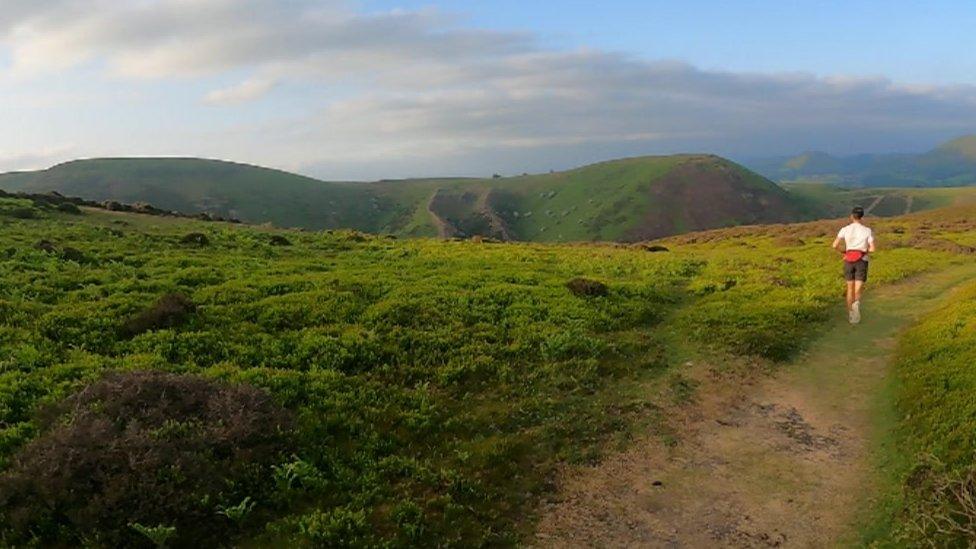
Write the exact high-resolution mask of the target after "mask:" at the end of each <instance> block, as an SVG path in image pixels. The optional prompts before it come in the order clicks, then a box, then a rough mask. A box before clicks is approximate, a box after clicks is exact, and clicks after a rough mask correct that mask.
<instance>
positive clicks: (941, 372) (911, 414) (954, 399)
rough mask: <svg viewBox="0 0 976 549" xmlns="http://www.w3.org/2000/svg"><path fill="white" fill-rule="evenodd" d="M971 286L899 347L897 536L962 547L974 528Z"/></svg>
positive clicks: (975, 384) (975, 306)
mask: <svg viewBox="0 0 976 549" xmlns="http://www.w3.org/2000/svg"><path fill="white" fill-rule="evenodd" d="M974 364H976V286H972V287H970V288H969V289H968V290H967V291H965V292H962V293H960V294H957V295H954V296H953V299H952V303H951V304H950V305H948V306H946V307H944V308H942V309H940V310H938V311H935V312H934V313H932V314H930V315H928V316H926V317H925V318H924V319H923V320H922V321H921V322H920V323H919V324H918V325H917V326H915V327H914V328H912V329H911V330H910V331H909V332H907V333H906V334H905V335H904V336H903V337H902V339H901V341H900V343H899V347H898V359H897V362H896V368H897V373H898V380H899V394H898V400H897V405H898V409H899V412H900V415H901V417H903V418H904V419H903V421H902V425H901V435H902V437H903V441H902V444H901V445H900V447H901V448H903V450H904V451H905V452H906V454H907V457H908V459H909V461H910V462H911V463H912V464H913V466H912V467H911V469H910V470H909V471H908V472H907V473H906V476H905V478H904V509H903V511H902V513H901V514H900V515H899V516H898V520H899V524H898V525H897V528H896V534H898V535H900V536H902V537H903V538H904V539H906V540H910V541H911V542H912V543H927V544H932V545H936V546H943V547H951V546H960V547H962V546H965V545H966V544H967V543H971V542H972V540H973V532H974V528H976V505H974V503H973V502H974V501H976V437H974V436H973V433H974V432H976V400H974V399H973V395H974V394H976V370H974V369H973V365H974Z"/></svg>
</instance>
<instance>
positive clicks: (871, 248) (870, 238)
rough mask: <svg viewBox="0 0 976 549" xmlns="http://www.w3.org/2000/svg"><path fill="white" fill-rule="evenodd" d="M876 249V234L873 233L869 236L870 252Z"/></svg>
mask: <svg viewBox="0 0 976 549" xmlns="http://www.w3.org/2000/svg"><path fill="white" fill-rule="evenodd" d="M876 249H877V247H876V246H875V245H874V235H873V234H872V235H871V236H870V237H869V238H868V253H871V252H873V251H874V250H876Z"/></svg>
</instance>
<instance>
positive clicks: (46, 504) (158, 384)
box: [0, 372, 291, 547]
mask: <svg viewBox="0 0 976 549" xmlns="http://www.w3.org/2000/svg"><path fill="white" fill-rule="evenodd" d="M40 428H41V435H40V436H39V437H38V438H37V439H36V440H34V441H33V442H31V443H30V444H28V445H27V446H25V447H24V448H23V449H22V450H21V451H20V452H19V453H18V454H17V455H16V456H15V458H14V461H13V464H12V465H11V467H10V468H9V470H8V471H7V472H5V473H4V474H3V475H2V476H0V514H2V517H3V519H4V524H5V525H6V527H5V531H6V534H7V535H8V536H10V537H8V541H10V542H13V543H21V542H26V541H28V540H32V539H33V540H36V541H40V542H42V543H68V544H74V543H78V542H80V541H81V540H83V539H96V540H99V542H100V543H101V544H106V545H112V546H120V545H131V544H135V543H137V541H138V539H139V538H138V537H137V536H138V535H139V534H138V533H137V532H140V533H142V534H146V535H149V534H150V533H152V532H153V530H152V529H148V528H145V527H143V528H141V529H140V528H136V530H135V531H134V530H133V528H131V527H130V526H129V525H130V524H134V525H138V524H166V525H169V527H172V528H175V533H174V532H169V530H167V532H168V533H167V536H166V537H167V538H168V537H173V536H174V535H175V545H177V546H183V547H198V546H199V545H200V544H214V543H223V542H225V541H226V539H227V536H228V535H231V534H233V533H235V532H237V531H238V530H239V528H240V526H241V524H240V523H241V521H240V520H236V519H242V518H243V516H244V510H243V509H238V506H240V502H241V501H245V507H246V508H247V511H250V510H251V508H252V507H253V505H251V502H252V501H254V500H258V498H261V499H262V500H264V499H265V498H267V497H269V494H270V491H271V489H272V485H271V483H270V482H268V477H269V476H270V473H271V467H272V466H273V465H274V464H275V463H277V462H278V461H279V460H280V459H281V457H282V456H283V455H284V454H285V452H287V451H288V450H289V446H288V444H289V442H288V440H289V435H288V432H289V430H290V429H291V419H290V418H289V414H288V413H287V412H286V411H285V410H283V409H281V408H280V407H279V406H277V405H276V404H274V403H273V401H272V400H271V399H270V397H269V396H268V395H267V394H266V393H265V392H263V391H260V390H258V389H255V388H252V387H248V386H243V385H228V384H225V383H218V382H214V381H210V380H206V379H204V378H200V377H193V376H177V375H173V374H164V373H152V372H131V373H116V374H111V375H109V376H107V377H105V378H104V379H102V380H101V381H99V382H97V383H94V384H92V385H90V386H88V387H86V388H84V389H83V390H81V391H80V392H78V393H76V394H75V395H73V396H71V397H70V398H68V399H67V400H66V401H64V402H63V403H61V404H59V405H58V406H55V407H53V408H52V409H50V410H48V411H47V412H46V413H45V417H44V418H43V420H42V421H41V423H40ZM248 498H250V499H248ZM218 512H223V513H224V515H225V516H226V517H230V518H232V519H235V520H227V519H226V518H225V519H223V520H222V519H221V518H220V517H218V516H216V515H217V513H218ZM232 515H233V516H232Z"/></svg>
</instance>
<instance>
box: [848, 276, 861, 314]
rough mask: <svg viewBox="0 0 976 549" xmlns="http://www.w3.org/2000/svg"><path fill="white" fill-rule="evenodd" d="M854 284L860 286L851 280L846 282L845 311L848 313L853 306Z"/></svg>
mask: <svg viewBox="0 0 976 549" xmlns="http://www.w3.org/2000/svg"><path fill="white" fill-rule="evenodd" d="M855 284H860V283H859V282H855V281H853V280H848V281H847V310H848V311H850V310H851V306H853V305H854V294H855V289H854V288H855ZM858 287H860V286H858Z"/></svg>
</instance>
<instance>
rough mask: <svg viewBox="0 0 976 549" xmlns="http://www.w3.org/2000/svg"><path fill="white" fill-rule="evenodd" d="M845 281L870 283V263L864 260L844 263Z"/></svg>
mask: <svg viewBox="0 0 976 549" xmlns="http://www.w3.org/2000/svg"><path fill="white" fill-rule="evenodd" d="M844 280H846V281H848V282H851V281H853V280H860V281H861V282H867V281H868V262H867V261H864V260H863V259H861V260H859V261H855V262H853V263H851V262H848V261H845V262H844Z"/></svg>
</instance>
